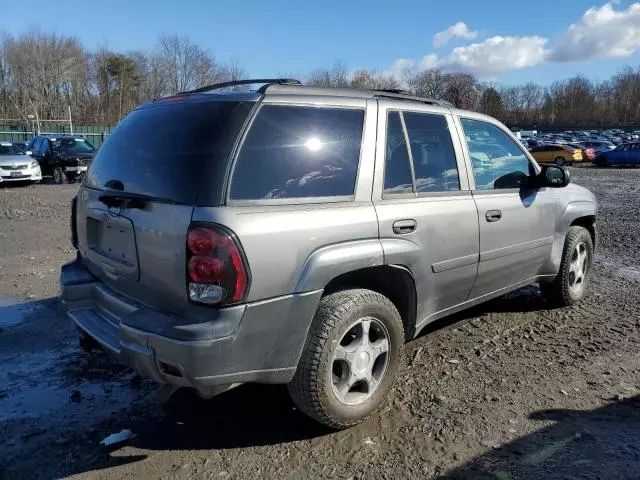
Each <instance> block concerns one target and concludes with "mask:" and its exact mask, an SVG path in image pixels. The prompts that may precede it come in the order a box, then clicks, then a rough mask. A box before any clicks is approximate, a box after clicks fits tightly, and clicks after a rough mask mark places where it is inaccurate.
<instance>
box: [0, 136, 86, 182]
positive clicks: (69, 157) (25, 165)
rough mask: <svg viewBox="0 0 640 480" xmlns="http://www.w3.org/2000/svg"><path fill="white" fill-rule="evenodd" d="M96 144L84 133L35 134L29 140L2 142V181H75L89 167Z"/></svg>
mask: <svg viewBox="0 0 640 480" xmlns="http://www.w3.org/2000/svg"><path fill="white" fill-rule="evenodd" d="M95 153H96V148H95V147H94V146H93V145H92V144H91V143H89V142H88V141H87V140H85V139H84V138H82V137H78V136H71V135H36V136H35V137H33V138H32V139H31V140H30V141H29V142H1V143H0V182H7V181H9V182H31V183H37V182H40V181H41V180H42V179H43V177H44V176H48V177H52V178H53V181H54V182H55V183H68V182H75V181H79V180H81V179H82V176H83V175H84V174H85V172H86V171H87V170H88V168H89V164H90V163H91V160H92V159H93V157H94V156H95Z"/></svg>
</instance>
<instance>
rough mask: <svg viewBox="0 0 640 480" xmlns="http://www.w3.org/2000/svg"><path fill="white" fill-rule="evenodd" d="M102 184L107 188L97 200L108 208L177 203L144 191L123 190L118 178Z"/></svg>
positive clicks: (139, 207) (142, 207)
mask: <svg viewBox="0 0 640 480" xmlns="http://www.w3.org/2000/svg"><path fill="white" fill-rule="evenodd" d="M104 186H105V188H107V189H108V190H104V191H103V192H102V194H101V195H100V196H99V197H98V200H100V201H101V202H102V203H104V204H105V205H106V206H107V207H109V208H111V207H120V208H138V209H141V210H142V209H144V207H145V206H146V205H147V202H158V203H169V204H172V205H177V204H178V202H176V201H174V200H170V199H168V198H161V197H154V196H152V195H145V194H144V193H132V192H125V191H124V184H123V183H122V182H121V181H120V180H109V181H108V182H106V183H105V184H104Z"/></svg>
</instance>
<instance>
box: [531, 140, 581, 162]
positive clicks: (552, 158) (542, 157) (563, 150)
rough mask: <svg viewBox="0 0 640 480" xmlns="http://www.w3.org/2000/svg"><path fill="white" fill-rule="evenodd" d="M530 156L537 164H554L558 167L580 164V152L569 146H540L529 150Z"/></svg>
mask: <svg viewBox="0 0 640 480" xmlns="http://www.w3.org/2000/svg"><path fill="white" fill-rule="evenodd" d="M531 155H533V158H535V159H536V161H537V162H538V163H555V164H556V165H558V166H559V167H561V166H562V165H566V164H572V163H573V162H582V161H583V160H584V157H583V155H582V150H580V149H578V148H572V147H570V146H569V145H561V144H552V145H540V146H539V147H534V148H532V149H531Z"/></svg>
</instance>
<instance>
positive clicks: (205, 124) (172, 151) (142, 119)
mask: <svg viewBox="0 0 640 480" xmlns="http://www.w3.org/2000/svg"><path fill="white" fill-rule="evenodd" d="M254 104H255V103H254V102H252V101H235V100H228V101H225V100H209V99H206V100H192V101H177V102H176V101H166V103H165V102H163V101H162V100H160V101H159V102H158V103H157V104H152V105H150V106H147V107H142V108H140V109H138V110H135V111H134V112H132V113H131V114H129V115H128V116H127V117H126V118H125V119H124V120H123V121H122V122H120V124H119V125H118V126H117V127H116V129H115V130H114V131H113V132H112V133H111V134H110V135H109V137H108V138H107V140H106V141H105V142H104V144H103V145H102V146H101V148H100V150H98V153H97V154H96V157H95V159H94V160H93V162H92V165H91V167H90V169H89V172H88V174H87V179H86V186H88V187H92V188H97V189H104V188H105V187H104V186H105V184H106V183H107V182H109V181H110V180H117V181H120V182H122V184H123V185H124V190H125V191H126V192H131V193H138V194H144V195H150V196H152V197H155V198H159V199H164V200H170V201H173V202H177V203H186V204H192V203H196V202H197V203H199V204H201V205H220V204H221V203H222V200H223V195H222V192H223V185H224V180H225V175H226V172H227V167H228V162H229V157H230V154H231V150H232V148H233V145H234V143H235V141H236V139H237V136H238V134H239V132H240V129H241V128H242V126H243V124H244V122H245V120H246V119H247V117H248V115H249V113H250V112H251V109H252V107H253V105H254Z"/></svg>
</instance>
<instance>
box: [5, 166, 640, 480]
mask: <svg viewBox="0 0 640 480" xmlns="http://www.w3.org/2000/svg"><path fill="white" fill-rule="evenodd" d="M572 174H573V179H574V181H575V182H576V183H578V184H581V185H584V186H586V187H588V188H590V189H592V191H594V192H595V193H596V196H597V197H598V200H599V202H600V216H599V219H598V231H599V235H600V245H599V249H598V253H597V257H596V263H595V269H594V275H593V277H592V283H591V285H590V289H589V295H588V298H587V299H586V300H585V301H584V302H582V303H581V304H580V305H578V306H575V307H573V308H568V309H560V310H551V309H548V308H547V306H546V305H545V303H544V301H543V300H542V298H541V297H540V295H539V291H538V289H537V287H527V288H525V289H522V290H520V291H518V292H515V293H513V294H510V295H508V296H506V297H503V298H500V299H498V300H495V301H493V302H491V303H489V304H486V305H483V306H481V307H479V308H476V309H474V310H472V311H469V312H465V313H463V314H461V315H457V316H455V317H453V318H449V319H446V320H444V321H440V322H438V323H437V325H433V326H430V327H429V328H428V331H426V332H425V333H424V334H423V335H422V336H421V337H420V338H418V339H417V340H415V341H413V342H411V343H410V344H409V345H408V346H407V349H406V358H405V368H404V370H403V372H402V374H401V378H400V379H399V381H398V382H397V383H396V386H395V388H394V390H393V393H392V395H391V397H390V400H389V401H388V403H387V405H386V406H385V407H384V408H383V409H382V410H381V411H380V413H378V414H377V415H375V416H373V417H372V418H370V419H369V420H368V421H366V422H365V423H364V424H362V425H360V426H358V427H356V428H352V429H351V430H348V431H344V432H338V433H335V432H330V431H327V430H324V429H323V428H321V427H318V426H316V425H315V424H313V423H312V422H311V421H309V420H307V419H306V418H305V417H304V416H303V415H301V414H300V413H299V412H298V411H296V410H295V408H294V407H293V406H292V404H291V402H290V400H289V399H288V397H287V394H286V389H285V388H282V387H278V386H276V387H274V386H252V385H248V386H244V387H240V388H238V389H236V390H233V391H231V392H228V393H227V394H224V395H221V396H219V397H217V398H214V399H212V400H208V401H204V400H201V399H199V398H197V397H195V396H194V395H192V394H190V393H189V392H182V393H178V394H176V395H175V396H174V397H173V398H172V399H171V400H170V401H169V402H165V403H163V402H161V401H160V399H159V398H158V397H157V395H155V393H154V386H153V385H150V384H149V383H148V382H146V381H142V380H141V379H140V378H138V377H137V376H135V375H134V374H133V373H131V372H130V371H127V370H126V369H122V368H119V367H116V366H113V365H111V364H110V363H109V362H108V361H107V360H106V359H105V358H104V357H103V356H102V355H99V354H94V355H93V356H90V355H88V354H85V353H83V352H82V351H80V349H79V347H78V345H77V339H76V335H75V332H74V330H73V328H72V327H71V326H70V323H69V321H68V320H67V319H65V317H64V316H63V315H62V314H61V312H60V310H59V307H58V304H57V302H56V300H55V296H56V294H57V290H58V286H57V275H58V268H59V266H60V264H62V263H63V262H65V261H67V260H68V259H70V258H71V257H72V255H73V252H72V249H71V247H70V242H69V238H68V237H69V233H68V224H69V221H68V213H67V212H68V204H69V201H70V199H71V197H72V195H73V194H74V191H75V190H76V188H77V187H76V186H74V185H63V186H55V185H38V186H31V187H21V188H14V187H12V188H0V478H16V479H23V478H57V477H64V476H75V477H77V478H87V477H91V478H108V479H111V478H134V477H136V478H212V479H235V478H238V479H242V480H249V479H263V478H343V479H358V478H369V479H370V478H389V479H399V478H420V479H423V478H492V479H501V480H502V479H511V478H523V479H539V478H545V479H547V478H606V479H610V478H639V477H640V400H639V398H640V396H639V395H640V356H639V355H638V352H639V350H640V335H639V333H638V332H639V327H640V216H639V213H640V170H637V169H636V170H634V169H608V170H601V169H595V168H580V169H573V170H572ZM122 429H130V430H131V431H132V432H133V433H134V434H135V435H136V437H135V438H134V439H133V440H132V441H130V442H129V443H128V444H125V445H124V446H119V447H115V448H105V447H103V446H101V445H100V441H101V440H102V439H103V438H105V437H106V436H107V435H109V434H111V433H116V432H119V431H120V430H122Z"/></svg>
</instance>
